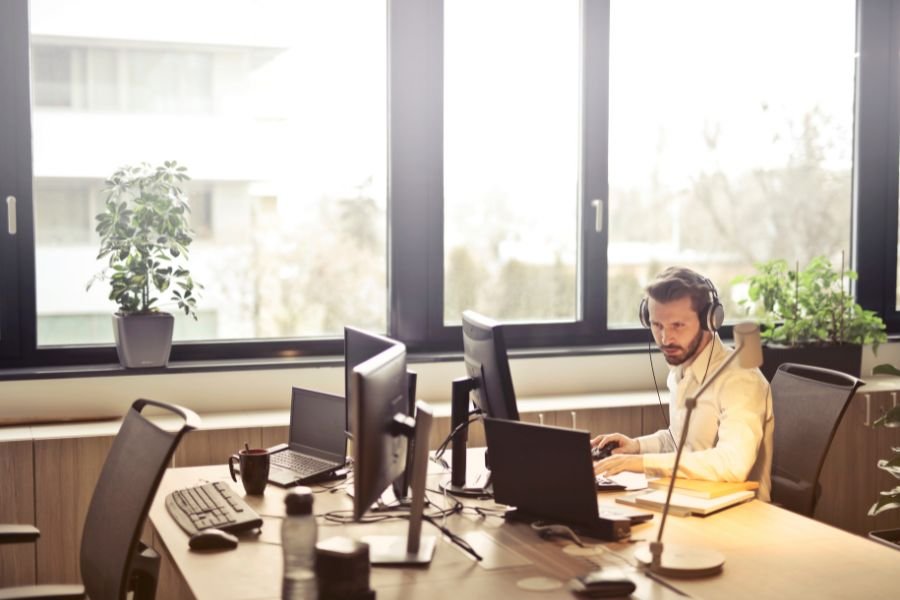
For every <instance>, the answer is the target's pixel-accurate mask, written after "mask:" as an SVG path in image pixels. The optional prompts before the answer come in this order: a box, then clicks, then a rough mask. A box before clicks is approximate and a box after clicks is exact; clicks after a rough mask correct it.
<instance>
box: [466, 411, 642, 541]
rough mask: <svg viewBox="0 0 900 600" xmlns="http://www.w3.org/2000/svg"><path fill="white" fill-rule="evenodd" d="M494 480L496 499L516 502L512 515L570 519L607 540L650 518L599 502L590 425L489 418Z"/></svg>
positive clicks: (486, 422) (487, 432)
mask: <svg viewBox="0 0 900 600" xmlns="http://www.w3.org/2000/svg"><path fill="white" fill-rule="evenodd" d="M484 431H485V435H486V437H487V447H488V456H490V463H491V475H492V478H493V484H494V501H496V502H498V503H500V504H506V505H508V506H513V507H515V510H514V511H510V512H508V513H507V514H506V518H507V519H509V520H522V521H527V522H535V521H544V522H547V523H553V524H560V525H567V526H569V527H571V528H572V529H573V530H575V531H576V532H577V533H579V534H582V535H586V536H589V537H594V538H597V539H601V540H610V541H614V540H620V539H624V538H628V537H629V536H630V534H631V525H632V523H636V522H640V521H641V520H643V519H645V518H646V513H644V514H641V515H635V517H636V518H635V519H632V518H631V516H630V515H627V514H617V513H610V512H606V513H604V514H603V515H601V513H600V509H599V507H598V505H597V487H596V480H595V477H594V466H593V461H592V460H591V437H590V434H589V433H588V432H587V431H580V430H577V429H564V428H562V427H551V426H547V425H537V424H535V423H523V422H521V421H507V420H505V419H491V418H485V419H484Z"/></svg>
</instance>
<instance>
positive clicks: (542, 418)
mask: <svg viewBox="0 0 900 600" xmlns="http://www.w3.org/2000/svg"><path fill="white" fill-rule="evenodd" d="M538 423H539V424H541V425H543V424H544V413H538Z"/></svg>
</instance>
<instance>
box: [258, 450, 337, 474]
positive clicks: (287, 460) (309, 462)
mask: <svg viewBox="0 0 900 600" xmlns="http://www.w3.org/2000/svg"><path fill="white" fill-rule="evenodd" d="M272 464H273V465H275V466H277V467H283V468H285V469H290V470H291V471H293V472H294V473H296V474H297V476H298V477H299V478H301V479H302V478H304V477H309V476H310V475H316V474H317V473H320V472H322V471H326V470H328V469H336V468H337V467H338V466H339V465H336V464H334V462H332V461H330V460H322V459H321V458H316V457H315V456H309V455H308V454H300V453H299V452H291V451H290V450H285V451H283V452H276V453H275V454H273V455H272Z"/></svg>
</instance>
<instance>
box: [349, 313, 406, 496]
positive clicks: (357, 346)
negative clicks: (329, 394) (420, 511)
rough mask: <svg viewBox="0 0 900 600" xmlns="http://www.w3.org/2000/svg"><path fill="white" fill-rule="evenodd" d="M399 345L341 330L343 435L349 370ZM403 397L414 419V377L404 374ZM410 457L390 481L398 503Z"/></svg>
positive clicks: (368, 334)
mask: <svg viewBox="0 0 900 600" xmlns="http://www.w3.org/2000/svg"><path fill="white" fill-rule="evenodd" d="M398 343H399V342H397V341H396V340H393V339H391V338H389V337H385V336H383V335H378V334H377V333H372V332H369V331H365V330H363V329H357V328H356V327H350V326H345V327H344V386H345V387H344V389H345V397H346V398H347V411H348V412H347V431H349V430H350V413H349V411H350V382H351V379H352V376H353V369H354V368H356V367H357V366H359V365H361V364H362V363H364V362H365V361H367V360H369V359H370V358H372V357H374V356H377V355H378V354H381V353H382V352H384V351H385V350H387V349H388V348H391V347H393V346H396V345H397V344H398ZM406 376H407V393H406V399H405V406H406V414H408V415H409V416H414V415H415V402H416V374H415V373H413V372H411V371H409V370H407V372H406ZM411 460H412V454H410V455H409V458H408V460H407V463H406V469H405V470H404V471H403V473H401V474H400V476H399V477H397V479H396V480H395V481H394V495H395V496H396V497H397V500H399V501H400V502H404V503H405V502H407V501H408V493H409V479H410V475H411V469H412V467H411V465H410V462H411Z"/></svg>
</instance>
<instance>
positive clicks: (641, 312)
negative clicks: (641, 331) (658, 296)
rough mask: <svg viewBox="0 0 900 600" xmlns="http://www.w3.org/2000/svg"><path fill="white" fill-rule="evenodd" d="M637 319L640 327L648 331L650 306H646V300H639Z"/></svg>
mask: <svg viewBox="0 0 900 600" xmlns="http://www.w3.org/2000/svg"><path fill="white" fill-rule="evenodd" d="M638 319H640V321H641V325H643V326H644V327H646V328H647V329H650V306H649V305H648V304H647V299H646V298H641V306H640V308H638Z"/></svg>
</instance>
